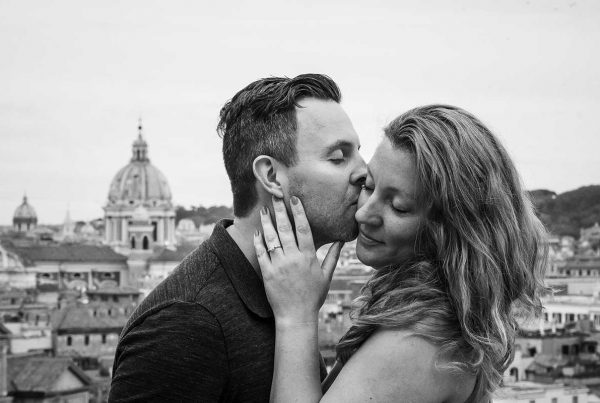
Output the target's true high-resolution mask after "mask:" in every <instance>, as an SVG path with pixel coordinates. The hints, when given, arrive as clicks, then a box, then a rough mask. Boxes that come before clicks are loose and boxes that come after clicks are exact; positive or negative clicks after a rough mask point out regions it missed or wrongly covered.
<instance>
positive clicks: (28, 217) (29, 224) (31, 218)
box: [13, 196, 38, 232]
mask: <svg viewBox="0 0 600 403" xmlns="http://www.w3.org/2000/svg"><path fill="white" fill-rule="evenodd" d="M37 222H38V219H37V214H36V213H35V210H34V208H33V207H32V206H31V205H30V204H29V203H28V202H27V196H23V203H21V205H20V206H19V207H17V209H16V210H15V214H14V215H13V228H14V230H15V231H17V232H29V231H31V230H33V229H34V228H35V227H36V225H37Z"/></svg>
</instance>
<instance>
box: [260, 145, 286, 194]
mask: <svg viewBox="0 0 600 403" xmlns="http://www.w3.org/2000/svg"><path fill="white" fill-rule="evenodd" d="M281 167H282V165H281V164H280V163H279V162H278V161H277V160H276V159H275V158H273V157H270V156H268V155H259V156H258V157H256V158H254V161H252V171H253V172H254V177H255V178H256V181H257V182H258V184H259V185H260V186H262V188H263V189H264V190H265V191H266V192H267V193H269V194H272V195H273V196H275V197H278V198H280V199H281V198H283V188H282V187H281V183H279V180H278V179H277V173H278V169H281ZM279 174H281V172H279Z"/></svg>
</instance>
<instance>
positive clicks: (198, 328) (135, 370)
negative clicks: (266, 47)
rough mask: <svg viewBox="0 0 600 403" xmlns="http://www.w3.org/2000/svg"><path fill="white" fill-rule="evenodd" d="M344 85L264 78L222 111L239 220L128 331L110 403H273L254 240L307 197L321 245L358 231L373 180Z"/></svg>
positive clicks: (155, 294) (268, 316) (267, 320)
mask: <svg viewBox="0 0 600 403" xmlns="http://www.w3.org/2000/svg"><path fill="white" fill-rule="evenodd" d="M340 99H341V94H340V91H339V89H338V87H337V85H336V84H335V83H334V82H333V81H332V80H331V79H330V78H329V77H326V76H323V75H318V74H305V75H301V76H298V77H295V78H292V79H289V78H267V79H262V80H258V81H256V82H254V83H252V84H250V85H248V86H247V87H246V88H244V89H243V90H241V91H240V92H238V93H237V94H236V95H235V96H234V97H233V98H232V99H231V101H229V102H228V103H227V104H226V105H225V106H224V107H223V109H222V110H221V115H220V117H221V120H220V122H219V126H218V131H219V132H220V133H221V134H222V137H223V159H224V161H225V167H226V169H227V174H228V175H229V179H230V181H231V188H232V191H233V209H234V216H235V219H234V220H233V222H232V221H231V220H223V221H221V222H219V223H218V224H217V225H216V226H215V229H214V232H213V234H212V235H211V237H210V239H209V240H207V241H206V242H204V243H203V244H202V245H200V247H199V248H198V249H196V250H195V251H194V252H192V253H191V254H190V255H189V256H187V257H186V258H185V259H184V260H183V261H182V262H181V264H180V265H179V266H178V267H177V268H176V269H175V270H174V271H173V273H172V274H171V275H170V276H169V277H168V278H167V279H166V280H165V281H163V282H162V283H161V284H160V285H159V286H158V287H157V288H156V289H155V290H154V291H152V293H151V294H150V295H149V296H148V297H147V298H146V299H145V300H144V301H143V302H142V303H141V304H140V306H139V307H138V308H137V309H136V311H135V312H134V313H133V314H132V316H131V318H130V319H129V322H128V323H127V325H126V326H125V327H124V329H123V332H122V334H121V339H120V342H119V346H118V348H117V352H116V356H115V363H114V375H113V380H112V386H111V391H110V397H109V401H114V402H117V401H202V402H217V401H219V402H265V401H268V400H269V392H270V387H271V380H272V375H273V356H274V344H275V340H274V337H275V328H274V319H273V313H272V311H271V308H270V306H269V303H268V301H267V298H266V295H265V292H264V289H263V287H262V282H261V279H260V276H259V274H258V273H260V269H259V266H258V261H257V258H256V255H255V252H254V246H253V243H252V239H253V233H254V231H255V230H256V229H259V228H260V209H261V208H263V207H264V206H269V207H270V208H271V210H272V202H271V200H272V197H273V196H275V197H278V198H283V199H284V200H285V202H286V203H288V205H289V198H290V197H291V196H294V195H295V196H297V197H299V198H300V199H301V200H302V203H303V205H304V206H305V209H306V213H307V216H308V218H309V220H310V222H311V228H312V232H313V237H314V240H315V246H316V247H320V246H322V245H323V244H325V243H328V242H333V241H337V240H341V241H349V240H351V239H353V238H355V237H356V235H357V233H358V228H357V225H356V223H355V221H354V213H355V212H356V202H357V200H358V195H359V192H360V185H361V184H362V182H363V180H364V177H365V175H366V166H365V163H364V161H363V159H362V158H361V156H360V155H359V152H358V149H359V141H358V136H357V134H356V132H355V130H354V128H353V127H352V123H351V122H350V120H349V119H348V116H347V115H346V113H345V112H344V111H343V110H342V108H341V107H340V105H339V102H340Z"/></svg>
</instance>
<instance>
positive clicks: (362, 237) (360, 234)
mask: <svg viewBox="0 0 600 403" xmlns="http://www.w3.org/2000/svg"><path fill="white" fill-rule="evenodd" d="M358 240H359V241H360V242H361V243H363V244H365V245H372V246H374V245H381V244H382V243H383V242H380V241H378V240H376V239H373V238H371V237H369V236H367V235H365V233H364V232H362V231H359V232H358Z"/></svg>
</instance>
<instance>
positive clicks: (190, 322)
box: [109, 302, 228, 402]
mask: <svg viewBox="0 0 600 403" xmlns="http://www.w3.org/2000/svg"><path fill="white" fill-rule="evenodd" d="M227 377H228V364H227V352H226V349H225V340H224V338H223V334H222V332H221V328H220V326H219V324H218V322H217V321H216V319H215V318H214V316H213V315H212V314H211V313H210V312H208V311H207V310H206V309H205V308H204V307H202V306H201V305H199V304H195V303H188V302H174V303H172V304H170V305H168V306H166V307H164V308H162V309H160V310H159V311H158V312H155V313H153V314H151V315H150V316H148V317H146V318H145V319H144V320H143V321H142V322H141V323H138V324H137V325H136V326H134V327H133V328H132V329H131V330H129V331H128V332H127V333H126V334H125V335H124V336H123V337H122V338H121V340H120V341H119V346H118V348H117V353H116V356H115V365H114V374H113V379H112V384H111V389H110V394H109V402H153V401H160V402H169V401H177V402H187V401H203V402H217V401H219V398H220V397H221V394H222V391H223V389H224V387H225V384H226V383H227Z"/></svg>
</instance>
